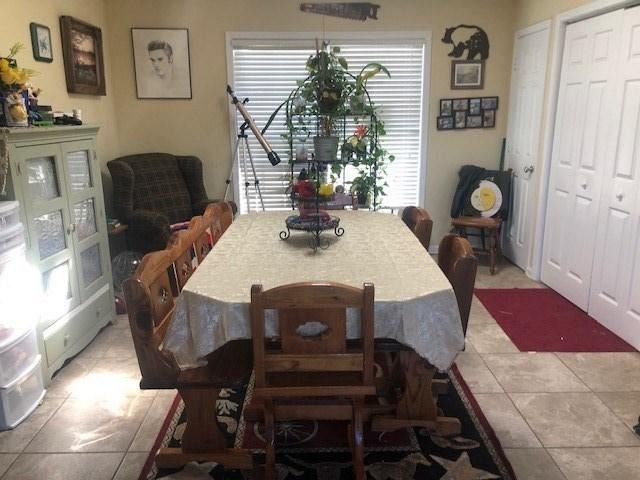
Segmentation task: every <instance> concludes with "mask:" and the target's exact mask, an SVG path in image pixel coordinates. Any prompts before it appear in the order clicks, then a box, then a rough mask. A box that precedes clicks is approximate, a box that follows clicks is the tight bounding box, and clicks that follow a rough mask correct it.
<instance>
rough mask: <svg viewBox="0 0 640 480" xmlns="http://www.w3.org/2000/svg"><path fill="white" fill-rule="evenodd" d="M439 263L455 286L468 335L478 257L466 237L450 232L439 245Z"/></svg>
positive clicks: (463, 323) (464, 328)
mask: <svg viewBox="0 0 640 480" xmlns="http://www.w3.org/2000/svg"><path fill="white" fill-rule="evenodd" d="M438 265H439V266H440V269H441V270H442V271H443V272H444V274H445V275H446V277H447V278H448V279H449V282H450V283H451V285H452V286H453V291H454V292H455V294H456V300H457V301H458V310H460V320H461V321H462V331H463V332H464V334H465V335H466V334H467V325H468V323H469V312H470V311H471V302H472V300H473V288H474V286H475V283H476V271H477V269H478V258H477V257H476V256H475V255H474V253H473V248H471V244H469V241H468V240H467V239H466V238H463V237H460V236H459V235H453V234H450V235H446V236H445V237H444V238H443V239H442V241H441V242H440V245H439V246H438Z"/></svg>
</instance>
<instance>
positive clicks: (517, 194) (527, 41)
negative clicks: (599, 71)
mask: <svg viewBox="0 0 640 480" xmlns="http://www.w3.org/2000/svg"><path fill="white" fill-rule="evenodd" d="M548 41H549V25H548V24H544V25H541V26H539V27H534V28H533V29H527V30H525V31H521V32H518V33H516V37H515V45H514V53H513V71H512V77H511V78H512V80H511V99H512V100H511V101H510V102H509V103H510V105H509V127H508V130H509V131H508V133H507V147H506V166H507V168H511V169H513V172H514V174H513V185H512V192H513V194H512V202H513V203H512V205H511V214H510V215H509V218H508V220H507V221H508V223H507V226H506V228H505V239H504V242H503V247H504V253H505V255H506V256H507V257H508V258H510V259H511V260H512V261H513V262H514V263H515V264H516V265H518V266H519V267H520V268H522V269H523V270H527V269H528V268H529V267H530V266H531V265H530V261H531V258H530V257H531V255H530V250H531V243H532V234H533V229H532V227H533V223H534V216H535V213H534V207H533V204H534V199H533V198H532V194H533V192H534V188H533V187H532V182H535V180H536V178H537V177H536V172H535V169H536V167H537V157H538V144H539V135H540V125H541V121H542V99H543V92H544V82H545V74H546V66H547V47H548Z"/></svg>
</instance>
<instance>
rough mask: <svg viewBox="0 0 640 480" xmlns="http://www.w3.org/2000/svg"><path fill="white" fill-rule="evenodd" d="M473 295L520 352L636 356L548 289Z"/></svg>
mask: <svg viewBox="0 0 640 480" xmlns="http://www.w3.org/2000/svg"><path fill="white" fill-rule="evenodd" d="M475 295H476V296H477V297H478V299H479V300H480V301H481V302H482V304H483V305H484V306H485V308H486V309H487V310H488V311H489V313H490V314H491V316H492V317H493V318H494V319H495V321H496V322H498V324H499V325H500V327H502V330H504V332H505V333H506V334H507V335H508V336H509V338H510V339H511V341H512V342H513V343H514V344H515V346H516V347H518V349H519V350H520V351H522V352H635V349H634V348H633V347H632V346H631V345H629V344H628V343H627V342H625V341H624V340H622V339H621V338H620V337H618V336H617V335H616V334H614V333H613V332H611V331H610V330H608V329H607V328H605V327H604V326H602V325H601V324H599V323H598V322H597V321H596V320H595V319H593V318H592V317H590V316H589V315H588V314H586V313H585V312H583V311H582V310H580V309H579V308H578V307H576V306H575V305H574V304H573V303H571V302H570V301H569V300H567V299H566V298H564V297H563V296H561V295H560V294H559V293H557V292H555V291H553V290H551V289H549V288H500V289H498V288H487V289H484V288H482V289H479V288H478V289H476V290H475Z"/></svg>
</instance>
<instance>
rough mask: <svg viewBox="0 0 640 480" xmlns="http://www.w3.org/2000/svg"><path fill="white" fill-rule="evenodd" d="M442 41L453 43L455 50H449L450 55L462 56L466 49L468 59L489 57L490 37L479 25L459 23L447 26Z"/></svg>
mask: <svg viewBox="0 0 640 480" xmlns="http://www.w3.org/2000/svg"><path fill="white" fill-rule="evenodd" d="M442 43H450V44H451V45H453V50H451V51H450V52H449V56H450V57H454V58H461V57H462V56H463V55H464V52H465V50H466V52H467V58H466V59H467V60H486V59H487V58H489V37H488V36H487V33H486V32H485V31H484V30H483V29H481V28H480V27H478V26H477V25H458V26H457V27H449V28H447V29H446V30H445V31H444V36H443V37H442ZM476 57H479V58H476Z"/></svg>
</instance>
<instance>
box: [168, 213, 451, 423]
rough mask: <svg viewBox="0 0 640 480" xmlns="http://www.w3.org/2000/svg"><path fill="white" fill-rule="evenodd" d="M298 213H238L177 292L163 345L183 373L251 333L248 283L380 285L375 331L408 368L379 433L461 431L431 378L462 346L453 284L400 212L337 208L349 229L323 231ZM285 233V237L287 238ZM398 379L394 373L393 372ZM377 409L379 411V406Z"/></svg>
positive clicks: (270, 324)
mask: <svg viewBox="0 0 640 480" xmlns="http://www.w3.org/2000/svg"><path fill="white" fill-rule="evenodd" d="M293 214H295V212H292V211H288V212H287V211H277V212H256V213H249V214H244V215H239V216H238V217H237V219H236V220H235V221H234V222H233V223H232V225H231V226H230V227H229V228H228V229H227V231H226V232H225V233H224V235H222V237H221V238H220V239H219V241H218V242H217V243H216V245H215V246H214V248H213V249H212V250H211V252H210V253H209V254H208V255H207V257H206V258H205V259H204V261H203V262H202V263H201V264H200V265H199V266H198V268H197V269H196V271H195V272H194V274H193V275H192V276H191V278H190V279H189V280H188V282H187V283H186V285H185V286H184V288H183V289H182V292H181V293H180V296H179V298H178V301H177V304H176V308H175V313H174V317H173V320H172V321H171V323H170V325H169V327H168V329H167V332H166V335H165V337H164V341H163V344H162V348H163V349H166V350H168V351H169V352H171V353H172V354H173V356H174V358H175V360H176V362H177V364H178V366H179V367H180V369H182V370H187V369H190V368H194V367H197V366H201V365H203V364H204V363H205V362H206V357H207V355H209V354H210V353H212V352H214V351H215V350H216V349H218V348H220V347H221V346H222V345H224V344H225V343H227V342H229V341H232V340H237V339H249V338H251V322H250V315H249V306H250V296H251V295H250V292H251V286H252V285H254V284H260V285H262V286H263V288H264V289H270V288H273V287H276V286H279V285H284V284H290V283H296V282H309V281H330V282H339V283H342V284H346V285H351V286H354V287H358V288H362V286H363V284H364V283H372V284H373V285H374V286H375V305H374V336H375V338H376V339H380V340H382V339H384V340H385V341H391V342H393V344H395V345H398V346H399V348H398V349H397V351H396V352H395V353H393V358H394V361H395V362H397V363H398V365H400V367H401V368H400V370H401V371H402V372H403V374H402V375H400V377H399V378H400V382H401V384H402V385H400V390H401V391H402V392H401V394H400V396H399V398H398V400H397V404H395V405H394V408H393V409H392V410H387V411H386V414H385V415H377V416H375V417H374V418H373V420H372V421H373V424H374V427H375V428H374V430H378V431H384V430H393V429H396V428H401V427H405V426H424V427H429V428H433V429H436V430H439V431H440V432H441V433H443V434H455V433H457V432H459V428H460V424H459V422H458V421H457V419H453V418H449V417H439V416H438V409H437V405H436V403H435V401H434V396H437V393H439V392H441V391H442V389H443V386H442V385H441V384H440V385H439V384H438V381H436V380H434V379H433V377H434V374H435V373H436V371H438V370H439V371H446V370H448V369H449V367H450V366H451V365H452V363H453V361H454V359H455V357H456V355H457V354H458V352H460V351H461V350H463V348H464V334H463V331H462V326H461V322H460V314H459V310H458V304H457V301H456V297H455V293H454V291H453V287H452V286H451V284H450V282H449V281H448V279H447V277H446V276H445V275H444V274H443V273H442V271H441V270H440V268H439V267H438V265H437V263H436V262H435V261H434V260H433V258H432V257H431V255H429V253H428V252H427V251H426V250H425V248H424V247H423V246H422V245H421V244H420V242H419V241H418V239H417V238H416V237H415V236H414V235H413V232H412V231H411V230H410V229H409V228H408V227H407V226H406V225H405V224H404V223H403V222H402V220H401V219H400V217H398V216H396V215H392V214H388V213H380V212H373V211H363V210H344V211H339V212H337V213H335V212H332V214H335V215H336V216H337V217H338V218H339V226H340V227H341V228H342V229H343V230H344V232H343V233H342V235H340V236H337V235H336V234H335V232H334V230H328V231H325V232H323V233H322V234H321V242H320V246H321V248H315V249H314V248H310V244H312V243H313V242H310V237H311V234H309V233H308V232H299V231H292V232H290V235H289V236H288V237H287V236H286V235H282V236H281V235H280V232H282V231H286V225H285V221H286V219H287V217H288V216H291V215H293ZM282 237H287V238H286V239H283V238H282ZM268 313H271V315H269V314H268V315H267V317H266V325H265V329H266V334H267V335H268V336H276V335H277V314H276V312H268ZM359 334H360V332H359V321H358V312H357V311H348V312H347V337H348V338H358V337H359ZM396 377H397V375H396ZM378 413H379V412H378Z"/></svg>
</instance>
